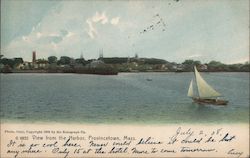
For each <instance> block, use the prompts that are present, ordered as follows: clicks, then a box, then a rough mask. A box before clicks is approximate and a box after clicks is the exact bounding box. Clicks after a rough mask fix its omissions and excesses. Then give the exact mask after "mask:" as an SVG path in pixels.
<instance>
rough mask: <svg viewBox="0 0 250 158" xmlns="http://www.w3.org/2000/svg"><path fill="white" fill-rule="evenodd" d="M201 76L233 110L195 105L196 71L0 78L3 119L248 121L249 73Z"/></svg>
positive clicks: (121, 122) (0, 102)
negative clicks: (191, 92)
mask: <svg viewBox="0 0 250 158" xmlns="http://www.w3.org/2000/svg"><path fill="white" fill-rule="evenodd" d="M201 75H202V76H203V77H204V78H205V79H206V80H207V82H208V83H209V84H210V85H212V86H213V87H214V88H215V89H216V90H217V91H219V92H220V93H222V94H223V95H224V96H225V99H227V100H229V104H228V106H226V107H215V106H209V105H208V106H199V105H197V104H195V103H192V100H191V99H190V98H188V97H187V90H188V86H189V83H190V80H191V79H192V77H193V73H121V74H119V75H118V76H98V75H86V74H1V81H0V85H1V90H0V92H1V95H0V99H1V100H0V104H1V113H0V116H1V120H2V121H3V122H62V123H65V122H66V123H106V124H113V123H115V124H116V123H119V124H127V123H129V124H138V123H139V124H165V123H247V122H248V119H249V73H201ZM147 79H152V81H148V80H147Z"/></svg>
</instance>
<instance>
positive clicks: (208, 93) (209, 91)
mask: <svg viewBox="0 0 250 158" xmlns="http://www.w3.org/2000/svg"><path fill="white" fill-rule="evenodd" d="M194 74H195V81H196V82H195V84H193V82H194V81H193V79H192V80H191V82H190V85H189V89H188V94H187V95H188V96H189V97H191V98H192V99H193V101H194V102H196V103H198V104H211V105H217V106H219V105H221V106H225V105H227V103H228V101H227V100H223V99H218V97H221V94H220V93H219V92H217V91H216V90H215V89H213V88H212V87H211V86H210V85H209V84H208V83H207V82H206V81H205V80H204V79H203V78H202V76H201V75H200V73H199V72H198V71H197V69H196V67H195V66H194ZM194 85H195V86H196V87H194ZM194 88H196V90H197V92H196V93H195V91H194Z"/></svg>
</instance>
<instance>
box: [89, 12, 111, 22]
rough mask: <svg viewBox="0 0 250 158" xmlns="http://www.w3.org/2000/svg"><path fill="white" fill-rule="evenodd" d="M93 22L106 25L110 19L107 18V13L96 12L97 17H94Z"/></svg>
mask: <svg viewBox="0 0 250 158" xmlns="http://www.w3.org/2000/svg"><path fill="white" fill-rule="evenodd" d="M92 21H93V22H95V23H97V22H101V23H102V24H106V23H107V22H108V17H107V16H106V13H105V12H102V14H100V13H99V12H96V13H95V15H94V16H93V17H92Z"/></svg>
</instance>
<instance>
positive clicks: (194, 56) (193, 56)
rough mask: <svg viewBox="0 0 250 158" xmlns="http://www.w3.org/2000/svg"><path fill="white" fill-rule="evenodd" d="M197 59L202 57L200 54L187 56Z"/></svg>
mask: <svg viewBox="0 0 250 158" xmlns="http://www.w3.org/2000/svg"><path fill="white" fill-rule="evenodd" d="M199 57H202V54H192V55H189V56H188V58H199Z"/></svg>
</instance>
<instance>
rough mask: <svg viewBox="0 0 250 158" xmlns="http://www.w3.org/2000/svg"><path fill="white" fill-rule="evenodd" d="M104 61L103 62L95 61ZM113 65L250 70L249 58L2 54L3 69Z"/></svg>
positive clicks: (120, 67)
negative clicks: (231, 61)
mask: <svg viewBox="0 0 250 158" xmlns="http://www.w3.org/2000/svg"><path fill="white" fill-rule="evenodd" d="M94 61H101V62H98V63H97V62H94ZM96 64H99V67H100V66H104V65H110V66H112V67H113V68H116V69H117V70H118V71H119V72H129V71H173V72H175V71H180V72H189V71H193V67H194V66H195V65H196V66H197V68H198V69H199V70H200V71H208V72H221V71H223V72H249V71H250V65H249V62H246V63H244V64H223V63H221V62H219V61H211V62H209V63H201V62H200V61H196V60H185V61H184V62H182V63H175V62H168V61H166V60H163V59H157V58H138V56H135V57H132V58H129V57H109V58H108V57H106V58H104V57H100V58H98V59H89V60H85V59H84V58H77V59H74V58H71V57H68V56H61V57H60V58H59V59H58V58H57V57H56V56H49V57H48V58H47V59H37V60H36V61H35V63H34V62H24V60H23V59H22V58H21V57H18V58H12V59H9V58H4V57H3V56H2V55H1V56H0V69H1V70H2V69H6V68H7V69H22V70H30V69H47V70H50V69H59V68H64V69H74V68H76V67H86V66H94V67H96Z"/></svg>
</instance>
